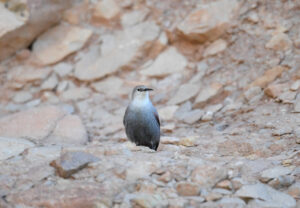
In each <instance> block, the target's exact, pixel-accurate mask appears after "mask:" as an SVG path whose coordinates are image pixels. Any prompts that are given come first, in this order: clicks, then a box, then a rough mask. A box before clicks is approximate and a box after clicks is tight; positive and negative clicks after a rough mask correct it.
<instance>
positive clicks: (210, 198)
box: [205, 192, 223, 201]
mask: <svg viewBox="0 0 300 208" xmlns="http://www.w3.org/2000/svg"><path fill="white" fill-rule="evenodd" d="M222 196H223V195H222V194H220V193H215V192H211V193H209V194H207V195H206V196H205V199H206V201H217V200H219V199H221V198H222Z"/></svg>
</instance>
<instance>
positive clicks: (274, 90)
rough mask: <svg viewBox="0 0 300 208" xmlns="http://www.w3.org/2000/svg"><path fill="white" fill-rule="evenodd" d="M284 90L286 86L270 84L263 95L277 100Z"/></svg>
mask: <svg viewBox="0 0 300 208" xmlns="http://www.w3.org/2000/svg"><path fill="white" fill-rule="evenodd" d="M286 88H287V85H286V84H270V85H269V86H268V87H267V88H266V89H265V90H264V93H265V94H266V95H267V96H269V97H271V98H277V97H279V95H280V94H281V93H282V92H283V91H284V90H285V89H286Z"/></svg>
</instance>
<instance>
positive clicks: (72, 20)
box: [63, 1, 90, 25]
mask: <svg viewBox="0 0 300 208" xmlns="http://www.w3.org/2000/svg"><path fill="white" fill-rule="evenodd" d="M89 7H90V4H89V2H84V1H83V2H82V1H81V2H76V3H75V4H74V5H72V7H71V8H68V9H67V10H66V11H65V12H64V13H63V21H66V22H68V23H69V24H71V25H79V24H80V23H82V22H83V21H86V15H84V14H86V13H87V12H90V10H89ZM79 14H80V15H79Z"/></svg>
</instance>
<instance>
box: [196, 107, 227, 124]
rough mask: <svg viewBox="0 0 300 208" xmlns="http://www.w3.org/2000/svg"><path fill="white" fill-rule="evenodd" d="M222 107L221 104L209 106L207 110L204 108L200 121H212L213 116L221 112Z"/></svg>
mask: <svg viewBox="0 0 300 208" xmlns="http://www.w3.org/2000/svg"><path fill="white" fill-rule="evenodd" d="M222 107H223V105H222V104H217V105H210V106H208V107H207V108H205V111H206V112H205V113H204V115H203V116H202V118H201V120H202V121H210V120H212V119H213V116H214V114H215V113H216V112H218V111H219V110H221V109H222Z"/></svg>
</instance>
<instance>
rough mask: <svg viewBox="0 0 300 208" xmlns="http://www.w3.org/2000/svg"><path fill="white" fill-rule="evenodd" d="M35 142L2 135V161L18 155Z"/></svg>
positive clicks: (0, 151)
mask: <svg viewBox="0 0 300 208" xmlns="http://www.w3.org/2000/svg"><path fill="white" fill-rule="evenodd" d="M33 146H34V143H32V142H30V141H28V140H26V139H17V138H5V137H0V161H2V160H6V159H8V158H10V157H14V156H17V155H19V154H21V153H22V152H24V150H25V149H27V148H30V147H33Z"/></svg>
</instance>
